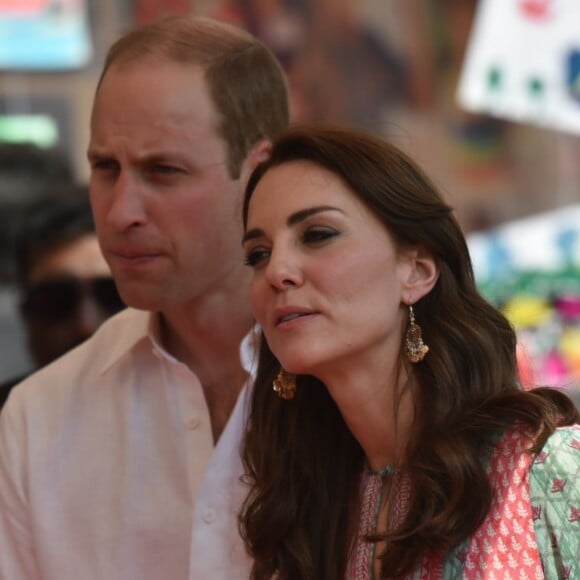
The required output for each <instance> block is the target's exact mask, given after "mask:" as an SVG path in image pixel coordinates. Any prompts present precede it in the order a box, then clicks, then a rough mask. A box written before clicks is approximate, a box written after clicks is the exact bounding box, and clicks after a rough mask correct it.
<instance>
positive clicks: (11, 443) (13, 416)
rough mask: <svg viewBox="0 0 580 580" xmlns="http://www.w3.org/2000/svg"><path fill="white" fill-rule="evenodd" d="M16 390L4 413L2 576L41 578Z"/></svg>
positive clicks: (0, 430)
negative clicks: (37, 560) (30, 508)
mask: <svg viewBox="0 0 580 580" xmlns="http://www.w3.org/2000/svg"><path fill="white" fill-rule="evenodd" d="M16 394H17V393H13V394H12V396H11V397H10V398H9V400H8V402H7V403H6V405H5V406H4V407H3V409H2V413H1V414H0V580H12V579H16V578H18V580H38V579H39V578H40V574H39V572H38V569H37V565H36V557H35V554H34V547H33V534H32V529H31V525H30V513H29V506H28V498H27V493H26V481H25V474H26V469H25V449H26V434H25V432H24V429H23V428H21V427H22V426H23V425H24V424H25V423H24V421H23V420H22V416H21V414H19V409H20V408H19V406H18V397H16V396H15V395H16Z"/></svg>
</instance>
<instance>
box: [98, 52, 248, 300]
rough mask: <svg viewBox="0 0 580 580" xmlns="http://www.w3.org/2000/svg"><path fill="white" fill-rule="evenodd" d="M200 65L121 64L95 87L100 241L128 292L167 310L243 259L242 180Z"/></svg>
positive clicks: (218, 284) (208, 287)
mask: <svg viewBox="0 0 580 580" xmlns="http://www.w3.org/2000/svg"><path fill="white" fill-rule="evenodd" d="M217 126H218V118H217V113H216V111H215V108H214V105H213V103H212V101H211V98H210V95H209V92H208V89H207V87H206V82H205V79H204V76H203V73H202V71H201V70H200V69H198V68H197V67H194V66H191V65H180V64H175V63H169V62H159V61H156V60H147V61H145V62H141V63H135V62H132V63H130V64H129V65H127V66H124V65H122V64H121V65H114V66H113V67H112V68H111V69H109V71H108V72H107V73H106V75H105V77H104V79H103V82H102V84H101V86H100V88H99V90H98V92H97V95H96V97H95V103H94V108H93V115H92V122H91V138H90V144H89V150H88V158H89V162H90V165H91V181H90V190H91V203H92V206H93V213H94V217H95V223H96V228H97V234H98V236H99V241H100V244H101V248H102V250H103V253H104V255H105V258H106V260H107V262H108V263H109V265H110V267H111V270H112V271H113V275H114V277H115V280H116V282H117V286H118V288H119V292H120V293H121V296H122V297H123V299H124V300H125V302H126V303H127V304H129V305H131V306H134V307H136V308H142V309H146V310H153V311H165V310H168V309H172V308H181V307H183V306H185V305H187V304H189V303H191V304H193V303H195V302H196V301H199V299H200V298H202V297H206V296H208V295H211V294H212V293H219V292H220V291H222V290H223V288H224V286H225V285H226V284H228V283H229V281H230V280H231V278H232V275H235V274H236V272H240V270H241V269H242V268H243V265H242V263H243V255H242V250H241V246H240V239H241V232H242V227H241V219H240V211H241V208H240V206H241V188H242V185H241V183H240V181H239V180H234V179H232V178H231V177H230V175H229V173H228V169H227V163H226V161H227V149H226V144H225V142H224V141H223V139H222V138H221V137H219V136H218V135H217V134H216V127H217Z"/></svg>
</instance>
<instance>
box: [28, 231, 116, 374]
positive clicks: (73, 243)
mask: <svg viewBox="0 0 580 580" xmlns="http://www.w3.org/2000/svg"><path fill="white" fill-rule="evenodd" d="M122 307H123V304H122V303H121V301H120V299H119V295H118V294H117V292H116V289H115V286H114V282H113V279H112V277H111V271H110V269H109V267H108V265H107V263H106V262H105V260H104V258H103V255H102V253H101V250H100V248H99V243H98V240H97V237H96V236H95V234H92V233H87V234H85V235H82V236H79V237H78V238H75V239H73V240H69V241H66V242H64V241H63V243H62V244H60V245H58V246H56V247H55V248H54V249H50V250H49V251H47V252H46V253H45V254H44V255H43V256H42V257H40V258H39V260H38V261H37V262H36V263H35V264H34V266H33V267H32V269H31V271H30V272H29V275H28V284H27V288H26V291H25V293H24V296H23V302H22V314H23V318H24V323H25V325H26V330H27V335H28V345H29V349H30V354H31V355H32V358H33V359H34V362H35V363H36V365H37V366H44V365H45V364H48V363H49V362H52V361H53V360H54V359H55V358H57V357H59V356H61V355H63V354H64V353H65V352H67V351H68V350H70V349H71V348H73V347H74V346H77V345H78V344H80V343H81V342H83V341H84V340H86V339H87V338H89V337H90V336H91V335H92V334H93V332H95V330H96V329H97V328H98V327H99V326H100V325H101V323H102V322H104V320H106V319H107V318H108V317H109V316H111V315H112V314H114V313H115V312H117V311H118V310H120V309H121V308H122Z"/></svg>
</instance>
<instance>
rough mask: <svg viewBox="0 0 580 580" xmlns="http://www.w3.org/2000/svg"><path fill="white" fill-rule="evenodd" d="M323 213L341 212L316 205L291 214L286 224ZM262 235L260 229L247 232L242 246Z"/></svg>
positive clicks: (297, 222) (290, 224) (335, 208)
mask: <svg viewBox="0 0 580 580" xmlns="http://www.w3.org/2000/svg"><path fill="white" fill-rule="evenodd" d="M323 211H339V212H341V213H342V210H340V209H338V208H337V207H333V206H331V205H317V206H315V207H308V208H306V209H301V210H299V211H297V212H294V213H293V214H290V215H289V216H288V219H287V220H286V223H287V224H288V225H289V226H295V225H296V224H299V223H300V222H302V221H304V220H305V219H306V218H308V217H310V216H311V215H315V214H317V213H321V212H323ZM263 235H264V230H263V229H261V228H253V229H251V230H248V231H247V232H246V233H245V234H244V237H243V238H242V244H244V243H245V242H247V241H248V240H253V239H255V238H260V237H262V236H263Z"/></svg>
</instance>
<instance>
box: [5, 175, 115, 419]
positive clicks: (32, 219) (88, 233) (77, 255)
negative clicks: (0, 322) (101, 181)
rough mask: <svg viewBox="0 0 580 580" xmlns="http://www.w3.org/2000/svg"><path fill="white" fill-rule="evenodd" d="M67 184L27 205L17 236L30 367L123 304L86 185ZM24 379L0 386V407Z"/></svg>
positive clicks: (80, 339)
mask: <svg viewBox="0 0 580 580" xmlns="http://www.w3.org/2000/svg"><path fill="white" fill-rule="evenodd" d="M69 187H70V191H69V188H64V189H65V190H66V191H62V190H61V188H59V192H58V194H57V195H49V194H46V195H44V196H42V197H41V198H39V199H37V200H34V201H32V202H30V203H28V204H26V206H25V207H24V208H23V210H22V225H21V226H20V227H19V228H18V235H17V238H16V248H15V260H14V262H15V270H16V281H17V284H18V291H19V295H20V315H21V318H22V322H23V325H24V330H25V333H26V340H27V345H28V351H29V354H30V358H31V359H32V362H33V363H34V368H35V369H38V368H41V367H43V366H45V365H47V364H48V363H50V362H52V361H53V360H55V359H56V358H58V357H59V356H61V355H63V354H64V353H65V352H68V351H69V350H71V349H72V348H73V347H75V346H77V345H78V344H80V343H81V342H83V341H85V340H86V339H87V338H89V337H90V336H91V335H92V334H93V332H95V330H96V329H97V328H98V327H99V326H100V325H101V323H102V322H103V321H104V320H106V319H107V318H108V317H109V316H111V315H113V314H115V313H116V312H118V311H119V310H121V309H122V308H124V304H123V302H122V301H121V298H120V297H119V294H118V292H117V289H116V287H115V282H114V280H113V278H112V276H111V270H110V268H109V266H108V264H107V262H105V259H104V258H103V254H102V252H101V249H100V248H99V241H98V239H97V235H96V233H95V226H94V223H93V216H92V213H91V206H90V204H89V198H88V190H87V188H86V187H72V186H69ZM23 379H24V376H20V377H17V378H13V379H11V380H9V381H6V382H5V383H3V384H2V385H0V408H1V407H2V405H3V404H4V402H5V400H6V398H7V396H8V394H9V393H10V390H11V388H12V387H13V386H14V385H15V384H16V383H19V382H20V381H22V380H23Z"/></svg>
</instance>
